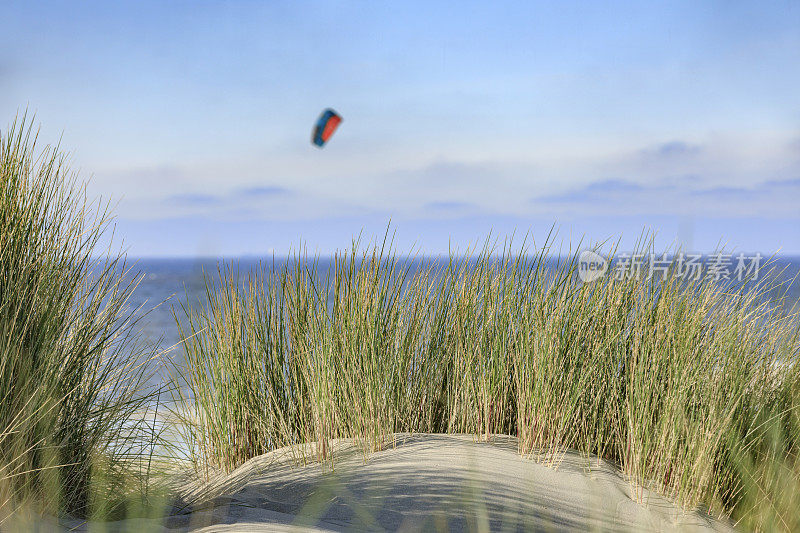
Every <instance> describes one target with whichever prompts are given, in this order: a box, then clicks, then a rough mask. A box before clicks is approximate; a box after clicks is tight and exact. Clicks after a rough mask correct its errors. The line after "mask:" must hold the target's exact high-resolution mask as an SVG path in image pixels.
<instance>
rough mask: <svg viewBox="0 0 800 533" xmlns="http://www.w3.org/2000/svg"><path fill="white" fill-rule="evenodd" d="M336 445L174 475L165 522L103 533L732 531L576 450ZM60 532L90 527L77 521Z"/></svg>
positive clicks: (433, 440)
mask: <svg viewBox="0 0 800 533" xmlns="http://www.w3.org/2000/svg"><path fill="white" fill-rule="evenodd" d="M332 449H333V450H334V454H335V455H334V457H335V463H334V468H333V469H331V468H330V467H329V466H322V465H320V464H319V463H312V464H307V465H305V466H297V464H296V462H295V461H293V460H292V456H291V454H290V453H289V451H288V450H286V449H283V450H277V451H275V452H271V453H268V454H265V455H263V456H260V457H256V458H254V459H252V460H250V461H248V462H247V463H245V464H244V465H242V466H241V467H240V468H238V469H236V470H235V471H234V472H232V473H231V474H229V475H217V476H214V477H213V478H212V479H211V481H209V482H199V481H198V480H197V479H195V478H193V476H192V475H190V474H187V473H184V474H183V475H182V476H177V477H176V478H175V480H174V483H175V490H176V491H177V492H178V493H179V494H180V495H181V498H182V500H181V502H182V503H180V504H179V505H177V506H176V507H175V508H174V509H172V513H171V515H170V516H169V517H168V518H166V519H165V520H162V521H156V520H128V521H121V522H114V523H109V524H104V526H105V527H104V528H103V530H106V531H161V532H178V531H201V532H207V533H211V532H218V531H219V532H222V531H234V532H238V531H298V532H299V531H383V530H387V531H531V530H534V531H672V530H679V531H732V530H733V529H732V527H731V526H730V524H728V523H726V522H723V521H719V520H714V519H712V518H710V517H709V516H708V515H707V514H705V513H702V512H700V511H692V512H684V511H682V510H680V509H679V508H678V507H676V506H675V505H673V504H672V503H670V502H668V501H666V500H665V499H664V498H662V497H660V496H659V495H657V494H655V493H651V492H649V491H646V490H643V489H636V488H632V487H631V485H630V484H629V483H628V482H627V481H626V480H625V479H624V478H623V476H622V475H621V474H620V473H619V471H618V470H617V469H615V468H614V467H613V466H612V465H610V464H607V463H605V462H598V461H597V460H596V459H595V460H589V459H586V458H582V457H580V456H579V455H577V454H573V453H568V454H566V455H564V457H563V459H562V460H561V461H560V463H559V464H558V465H557V466H556V467H553V466H545V465H543V464H538V463H537V462H535V461H533V460H530V459H526V458H524V457H522V456H520V455H519V454H518V453H517V444H516V441H515V439H513V438H511V437H495V438H493V441H492V442H491V443H486V442H479V441H477V439H476V438H475V437H474V436H461V435H458V436H454V435H399V436H398V437H397V440H396V443H393V444H392V445H390V446H388V447H386V448H385V449H384V450H382V451H378V452H375V453H373V454H371V455H370V456H369V457H368V458H366V459H365V457H364V456H363V455H362V454H361V452H360V451H358V450H357V449H356V448H355V447H354V446H352V445H351V444H348V443H347V442H338V443H335V444H334V445H333V446H332ZM637 493H638V495H637ZM637 500H638V501H637ZM62 525H65V526H72V527H76V526H77V529H76V530H77V531H95V530H96V529H94V528H92V527H88V526H87V524H80V523H79V522H76V521H73V522H71V523H63V522H62ZM98 525H100V524H95V525H94V526H95V527H96V526H98Z"/></svg>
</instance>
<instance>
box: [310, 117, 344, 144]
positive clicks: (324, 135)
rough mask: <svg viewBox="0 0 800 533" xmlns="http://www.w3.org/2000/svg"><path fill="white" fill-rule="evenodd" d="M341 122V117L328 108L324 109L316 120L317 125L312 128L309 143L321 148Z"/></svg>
mask: <svg viewBox="0 0 800 533" xmlns="http://www.w3.org/2000/svg"><path fill="white" fill-rule="evenodd" d="M341 122H342V117H340V116H339V115H338V114H337V113H336V111H334V110H333V109H330V108H328V109H326V110H325V111H323V112H322V114H321V115H320V116H319V118H318V119H317V125H316V126H314V133H313V134H312V135H311V142H312V143H314V144H316V145H317V146H319V147H320V148H322V147H323V146H325V143H326V142H328V140H329V139H330V138H331V136H332V135H333V132H334V131H336V128H337V127H339V124H341Z"/></svg>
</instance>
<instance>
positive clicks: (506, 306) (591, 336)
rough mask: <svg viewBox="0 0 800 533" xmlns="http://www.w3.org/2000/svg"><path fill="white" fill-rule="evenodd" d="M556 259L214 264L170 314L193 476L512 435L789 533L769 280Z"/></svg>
mask: <svg viewBox="0 0 800 533" xmlns="http://www.w3.org/2000/svg"><path fill="white" fill-rule="evenodd" d="M548 244H549V243H544V246H542V247H540V248H539V249H538V250H537V249H535V248H534V247H532V246H531V247H527V246H522V247H521V251H519V252H518V253H516V254H513V255H512V254H510V253H509V252H508V249H510V247H506V248H505V249H504V250H501V251H499V252H500V253H497V252H498V251H497V250H495V249H493V248H492V247H490V246H485V247H484V248H483V250H482V251H480V253H479V254H478V255H477V257H473V256H471V255H470V254H465V255H464V256H458V255H455V254H453V255H451V256H450V257H448V258H444V259H441V258H440V259H435V260H433V259H432V260H427V259H421V258H417V259H415V260H414V261H401V260H399V259H398V257H397V255H396V254H394V253H393V252H391V251H390V250H389V249H388V248H387V247H386V246H385V245H384V246H373V247H371V248H367V249H366V250H365V251H364V250H361V249H360V248H359V246H358V245H357V244H354V245H353V247H352V249H350V250H348V251H346V252H344V253H339V254H337V255H336V257H335V258H334V261H333V265H332V267H331V269H330V271H322V270H321V269H320V265H319V262H318V261H317V260H315V259H312V258H308V257H307V256H306V255H303V254H296V255H294V256H292V257H290V258H289V259H288V260H287V261H286V262H285V263H281V264H280V265H276V264H274V263H273V264H272V265H266V266H264V267H262V268H260V269H259V270H258V271H255V272H251V273H247V274H246V275H241V274H240V273H238V271H237V270H236V269H235V267H234V266H233V265H227V266H222V267H220V270H219V274H218V276H217V277H210V276H209V277H207V280H206V298H205V301H202V302H190V301H186V302H185V303H184V304H183V305H182V307H181V309H180V310H179V311H178V312H177V313H176V321H177V323H178V327H179V328H181V336H182V338H183V339H184V341H185V350H186V360H185V363H184V364H182V365H178V366H177V367H176V372H175V380H176V382H177V384H176V390H179V391H186V392H185V395H183V396H182V397H181V398H179V400H181V405H182V406H183V409H184V410H183V411H182V417H183V422H184V424H185V426H184V428H185V436H186V437H187V440H188V443H189V445H190V449H191V451H192V452H193V457H194V460H195V461H196V463H197V465H198V467H199V468H201V469H204V468H209V467H213V468H222V469H226V470H231V469H233V468H235V467H237V466H238V465H240V464H241V463H242V462H244V461H246V460H247V459H249V458H251V457H254V456H256V455H259V454H261V453H264V452H266V451H269V450H272V449H275V448H278V447H282V446H286V445H295V444H300V443H309V442H310V443H316V448H315V449H316V450H317V452H316V455H317V457H315V458H306V457H299V458H298V459H301V460H305V459H322V460H334V458H333V457H331V456H330V451H329V450H330V447H329V446H328V444H327V443H328V442H329V441H330V440H331V439H336V438H352V439H355V440H356V441H358V442H359V443H361V446H362V448H363V450H364V452H365V453H369V452H370V451H374V450H377V449H380V448H381V447H382V446H385V445H386V444H387V443H388V442H390V441H391V437H392V434H393V433H394V432H400V431H408V432H442V433H472V434H475V435H477V436H481V437H483V438H491V435H493V434H510V435H514V436H517V437H518V438H519V446H520V452H521V453H523V454H528V455H530V456H531V457H532V458H534V459H536V460H541V461H546V462H557V461H558V458H559V456H560V454H562V453H563V452H564V451H565V450H568V449H574V450H577V451H579V452H581V453H584V454H592V455H594V456H596V457H599V458H602V459H606V460H610V461H613V462H615V463H616V464H618V465H619V466H620V467H621V469H622V470H623V471H624V473H626V474H627V475H628V476H630V478H631V480H632V481H634V482H635V483H637V484H639V485H641V486H648V487H651V488H654V489H655V490H658V491H660V492H661V493H663V494H666V495H667V496H669V497H671V498H673V499H674V500H676V501H678V502H680V503H681V504H682V505H684V506H685V507H687V508H690V507H695V506H698V505H702V506H706V507H707V508H709V509H710V510H711V511H712V512H715V513H717V514H720V515H733V516H734V517H736V518H737V519H740V520H742V521H743V522H742V523H746V524H748V525H749V526H750V527H753V528H756V529H758V528H768V529H769V528H770V527H772V525H774V524H778V525H777V526H776V527H781V528H787V527H789V526H791V525H796V524H797V519H796V518H793V517H794V515H796V512H795V511H796V507H792V505H794V504H796V503H797V501H798V496H797V494H798V488H800V471H799V470H798V461H797V451H798V443H799V442H800V441H798V433H799V432H798V428H800V424H798V420H799V419H800V416H798V408H799V407H800V380H798V371H800V366H799V365H798V359H799V358H800V343H798V326H797V324H798V323H797V319H796V317H795V316H793V315H791V314H788V313H782V312H781V310H780V309H779V306H776V305H775V302H774V301H770V300H767V299H765V298H764V295H765V294H766V293H767V292H769V291H771V293H774V292H775V289H776V287H775V283H774V282H772V281H770V280H774V279H776V278H774V276H769V275H768V276H766V277H764V276H763V272H762V280H760V281H758V282H751V283H750V284H748V285H744V284H732V283H728V284H722V285H721V284H719V283H713V282H711V281H710V280H706V279H702V280H695V281H682V280H681V279H680V278H679V277H677V276H674V275H672V274H673V272H672V271H671V272H670V273H668V275H666V276H656V277H653V278H652V279H647V278H646V276H645V277H642V278H632V279H623V280H617V279H615V278H614V277H613V276H606V277H604V278H602V279H600V280H598V281H595V282H593V283H587V284H581V283H580V282H579V281H577V278H576V268H577V254H573V253H570V254H568V255H567V256H566V257H562V258H561V259H558V260H557V261H555V262H554V261H553V260H549V259H548V258H550V257H552V255H551V253H550V252H551V250H550V247H549V246H548ZM651 248H652V246H651V244H648V241H646V240H642V244H641V245H640V246H639V249H640V250H639V251H642V250H650V249H651ZM672 268H673V269H674V265H673V267H672ZM776 432H777V433H776ZM776 435H777V436H776ZM298 449H300V447H298ZM776 480H779V485H776V486H777V487H780V488H781V490H782V489H783V488H785V487H787V486H790V487H791V489H792V491H791V494H793V496H791V497H788V498H787V497H786V496H785V495H782V492H781V491H780V490H778V489H777V488H776V487H771V486H768V485H769V484H770V483H773V484H775V483H778V481H776ZM787 484H788V485H787ZM787 520H795V522H792V523H789V522H787ZM789 528H790V527H789Z"/></svg>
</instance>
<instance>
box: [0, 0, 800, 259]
mask: <svg viewBox="0 0 800 533" xmlns="http://www.w3.org/2000/svg"><path fill="white" fill-rule="evenodd" d="M26 107H27V108H28V110H29V111H32V112H35V113H36V118H37V121H38V122H39V123H41V127H42V137H43V139H44V140H46V141H49V142H54V141H57V140H58V139H59V138H61V144H62V146H63V147H64V148H66V149H68V150H70V152H71V154H72V156H71V162H72V166H73V167H75V168H77V169H79V170H80V172H81V175H82V176H83V177H84V178H87V179H90V180H91V185H90V193H91V194H92V195H97V196H102V197H104V198H111V199H112V200H113V201H114V202H115V205H116V213H117V229H116V238H117V240H118V241H120V240H121V241H124V245H125V246H126V247H127V248H128V249H129V251H130V253H131V254H132V255H140V256H154V255H161V256H164V255H167V256H169V255H172V256H193V255H211V256H220V255H225V256H233V255H242V254H256V255H257V254H268V253H273V252H274V253H279V254H282V253H285V252H286V251H287V250H288V249H289V248H291V247H296V246H297V244H298V243H299V242H301V240H302V241H303V242H304V243H305V244H306V245H307V246H308V248H309V249H311V250H314V251H318V252H320V253H328V252H330V251H332V250H334V249H337V248H342V247H345V246H347V245H348V244H349V242H350V240H351V238H352V237H353V236H354V235H357V234H358V233H359V232H362V234H363V235H364V236H366V237H367V238H369V237H371V236H373V235H380V234H382V233H383V231H384V230H385V228H386V225H387V223H388V222H389V220H390V219H391V221H392V228H393V231H396V234H397V237H396V244H397V246H398V247H399V248H400V249H401V250H408V249H410V248H411V247H412V246H414V247H416V249H418V250H421V251H423V252H427V253H441V252H445V251H446V250H447V249H448V246H451V245H452V246H455V247H460V248H464V247H465V246H466V245H467V244H468V243H475V242H476V241H480V240H482V239H483V238H484V237H485V236H486V235H487V234H488V233H489V232H490V231H491V232H493V233H494V234H495V235H500V236H503V235H506V234H510V233H513V232H516V233H517V234H523V233H526V232H530V233H532V234H533V235H534V237H542V236H543V235H545V234H546V233H547V231H549V229H550V227H551V226H552V225H553V224H556V225H557V227H558V228H559V232H560V235H561V236H562V237H563V238H565V239H567V240H572V241H573V242H574V241H577V240H578V239H580V238H581V237H584V238H585V239H586V240H588V241H593V240H599V239H605V238H609V237H611V238H618V237H620V236H622V238H623V242H631V241H632V240H633V239H635V238H636V236H638V234H639V233H640V232H641V231H642V229H643V228H652V229H654V230H656V231H657V232H658V234H659V239H660V242H661V243H663V244H664V245H666V244H668V243H670V242H672V241H674V240H676V239H677V240H678V241H679V242H682V243H683V244H684V245H685V246H687V247H689V248H692V249H695V250H704V251H709V250H711V249H713V248H714V247H715V246H716V245H717V244H718V243H719V242H724V243H727V245H728V247H729V248H735V249H738V250H746V251H760V252H763V253H772V252H775V251H777V250H780V251H782V252H783V253H789V254H800V202H799V201H800V4H799V3H797V2H789V1H784V2H753V3H746V2H728V1H725V2H669V3H661V2H616V3H609V2H603V3H596V2H577V3H575V2H558V3H556V2H546V3H545V2H541V3H539V2H517V3H503V2H475V3H471V2H463V1H462V2H452V3H445V2H441V3H435V5H434V3H432V2H185V3H184V2H164V3H152V2H131V3H124V2H122V3H117V2H113V3H112V2H96V3H92V2H81V3H79V4H75V3H71V2H63V3H49V2H48V3H40V2H13V1H12V2H10V3H9V2H7V1H6V2H4V3H3V6H2V16H1V17H0V119H2V120H0V127H4V126H5V124H8V123H9V122H10V121H11V120H13V117H14V116H15V114H16V113H17V111H18V110H24V109H25V108H26ZM325 107H333V108H334V109H336V110H337V111H339V113H340V114H341V115H342V116H343V117H344V122H343V124H342V126H341V127H340V129H339V131H338V132H337V133H336V135H335V137H334V138H333V140H332V141H331V142H330V144H329V145H328V146H327V147H326V148H324V149H323V150H318V149H316V148H315V147H313V146H312V145H311V144H310V142H309V138H310V132H311V127H312V125H313V122H314V120H315V118H316V116H317V115H318V114H319V113H320V111H321V110H322V109H323V108H325Z"/></svg>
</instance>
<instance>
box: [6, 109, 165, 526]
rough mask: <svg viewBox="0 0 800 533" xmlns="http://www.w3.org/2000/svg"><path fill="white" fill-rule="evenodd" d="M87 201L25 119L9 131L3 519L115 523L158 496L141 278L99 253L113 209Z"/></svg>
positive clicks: (55, 150)
mask: <svg viewBox="0 0 800 533" xmlns="http://www.w3.org/2000/svg"><path fill="white" fill-rule="evenodd" d="M86 196H87V195H86V189H85V185H84V184H83V183H82V182H81V181H79V180H78V178H77V175H76V174H74V173H72V172H71V171H70V170H69V169H68V166H67V160H66V156H65V154H64V153H62V152H61V151H60V150H59V147H57V146H56V147H49V146H48V147H40V146H39V144H38V142H37V131H36V130H35V129H34V128H33V126H32V123H31V121H29V120H27V119H26V118H25V116H22V117H19V118H18V119H17V120H15V122H14V123H12V124H11V126H10V127H9V128H8V129H7V130H5V131H3V132H0V515H2V516H0V520H5V518H7V517H8V516H9V515H10V514H11V513H12V512H19V511H20V510H21V509H23V508H26V507H27V508H29V509H31V510H32V512H37V513H46V514H50V515H51V516H59V515H60V514H62V513H70V514H72V515H73V516H104V515H108V514H109V513H113V512H114V510H115V509H116V508H118V507H119V506H120V505H127V503H126V502H128V503H131V502H132V500H129V496H131V497H133V494H134V493H139V494H144V493H145V492H146V491H147V489H146V488H144V487H145V485H147V480H146V476H144V475H142V473H143V471H144V470H143V468H142V465H143V464H145V463H146V459H147V456H148V453H149V451H151V450H152V449H153V448H152V442H153V440H154V439H155V434H154V433H153V431H152V428H148V427H146V424H145V421H144V420H142V419H141V417H139V420H138V421H137V413H138V412H141V411H142V410H143V409H145V407H146V405H147V401H148V397H149V392H148V391H147V390H146V387H145V383H146V380H147V378H148V377H149V368H150V365H149V364H148V359H149V358H151V357H152V356H153V355H154V353H155V352H154V350H153V349H152V348H148V347H146V346H145V345H144V344H143V343H141V342H139V340H138V339H137V337H136V335H135V333H132V331H135V328H133V329H132V328H131V327H130V326H131V316H132V315H131V312H130V310H128V309H126V302H127V301H128V298H129V296H130V295H131V293H132V291H133V290H134V288H135V287H136V284H137V283H138V278H137V277H136V276H133V275H130V271H129V268H128V266H127V265H126V263H125V258H124V256H123V255H121V254H118V253H117V254H115V253H113V251H112V250H111V249H101V248H100V245H101V243H102V242H103V241H102V238H103V236H104V235H106V233H107V232H108V231H109V222H110V218H109V212H108V209H107V207H108V206H107V204H102V203H92V202H89V201H88V200H87V199H86ZM99 252H100V253H102V255H100V256H99V257H98V256H97V255H95V254H97V253H99ZM0 527H2V522H0Z"/></svg>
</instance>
